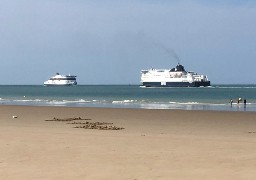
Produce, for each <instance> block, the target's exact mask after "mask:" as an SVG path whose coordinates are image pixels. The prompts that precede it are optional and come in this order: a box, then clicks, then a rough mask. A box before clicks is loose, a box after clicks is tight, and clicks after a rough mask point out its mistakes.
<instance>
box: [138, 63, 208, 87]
mask: <svg viewBox="0 0 256 180" xmlns="http://www.w3.org/2000/svg"><path fill="white" fill-rule="evenodd" d="M141 86H142V87H200V86H210V81H209V80H208V78H207V76H205V75H201V74H197V73H195V72H191V71H186V70H185V69H184V66H182V65H180V64H178V65H177V66H176V68H172V69H153V68H151V69H149V70H142V71H141Z"/></svg>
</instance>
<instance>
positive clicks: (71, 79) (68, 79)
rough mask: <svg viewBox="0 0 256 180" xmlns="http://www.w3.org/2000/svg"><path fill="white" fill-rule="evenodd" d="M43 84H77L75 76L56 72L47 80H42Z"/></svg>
mask: <svg viewBox="0 0 256 180" xmlns="http://www.w3.org/2000/svg"><path fill="white" fill-rule="evenodd" d="M44 85H45V86H74V85H77V82H76V76H72V75H60V74H59V73H56V75H55V76H52V77H51V78H50V79H49V80H47V81H45V82H44Z"/></svg>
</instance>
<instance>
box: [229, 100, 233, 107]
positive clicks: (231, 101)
mask: <svg viewBox="0 0 256 180" xmlns="http://www.w3.org/2000/svg"><path fill="white" fill-rule="evenodd" d="M232 105H233V99H230V106H231V107H232Z"/></svg>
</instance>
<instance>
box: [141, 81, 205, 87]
mask: <svg viewBox="0 0 256 180" xmlns="http://www.w3.org/2000/svg"><path fill="white" fill-rule="evenodd" d="M142 86H145V87H200V86H210V81H207V82H193V83H189V82H166V85H161V82H143V83H142Z"/></svg>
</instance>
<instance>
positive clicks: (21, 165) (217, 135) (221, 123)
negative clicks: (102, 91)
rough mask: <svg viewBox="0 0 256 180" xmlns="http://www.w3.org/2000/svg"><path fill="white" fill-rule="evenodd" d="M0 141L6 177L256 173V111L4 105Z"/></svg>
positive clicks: (137, 178)
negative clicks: (88, 125)
mask: <svg viewBox="0 0 256 180" xmlns="http://www.w3.org/2000/svg"><path fill="white" fill-rule="evenodd" d="M69 120H70V121H69ZM85 122H87V124H90V123H93V122H94V123H98V124H100V123H102V124H103V126H106V127H118V128H120V129H118V130H114V129H111V128H110V129H109V130H100V129H89V128H84V127H85V124H86V123H85ZM79 123H80V124H79ZM74 127H76V128H74ZM90 127H91V126H90ZM0 144H1V147H0V174H1V178H2V179H19V180H23V179H24V180H25V179H26V180H27V179H62V180H63V179H96V180H98V179H99V180H100V179H104V180H105V179H111V180H115V179H116V180H120V179H127V180H142V179H159V180H160V179H161V180H165V179H195V180H198V179H255V178H256V172H255V167H256V151H255V149H256V112H229V111H196V110H193V111H189V110H170V109H169V110H168V109H164V110H160V109H158V110H154V109H132V108H130V109H126V108H93V107H92V108H88V107H50V106H44V107H43V106H42V107H41V106H16V105H1V106H0Z"/></svg>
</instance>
